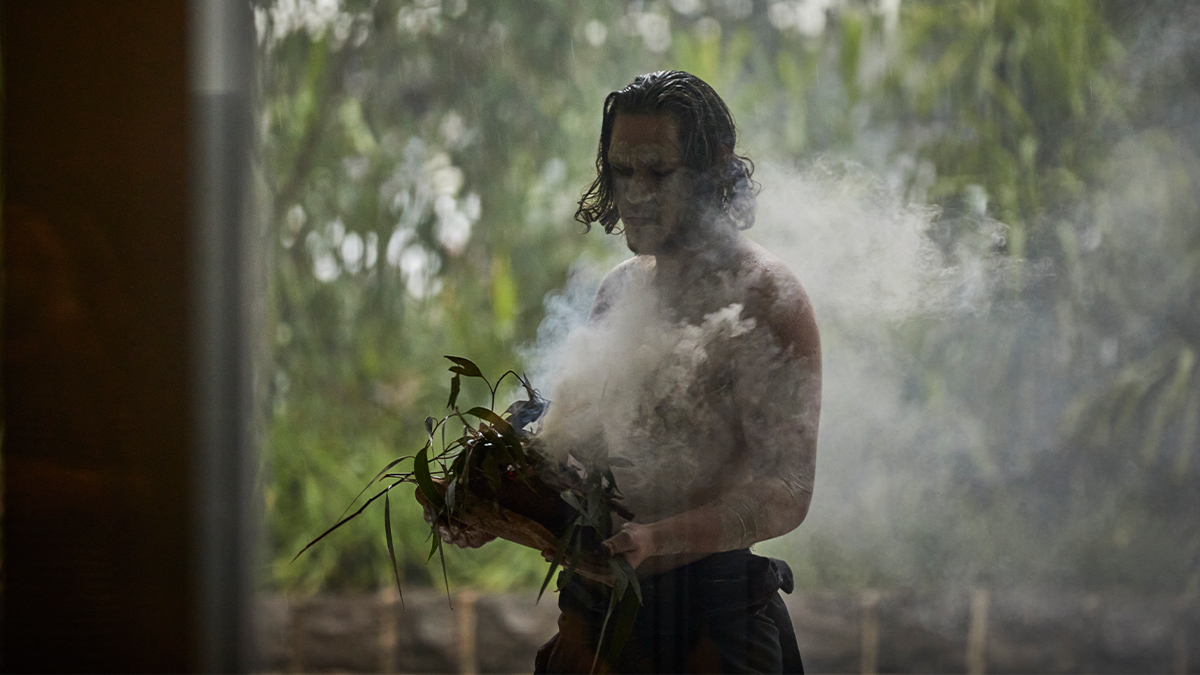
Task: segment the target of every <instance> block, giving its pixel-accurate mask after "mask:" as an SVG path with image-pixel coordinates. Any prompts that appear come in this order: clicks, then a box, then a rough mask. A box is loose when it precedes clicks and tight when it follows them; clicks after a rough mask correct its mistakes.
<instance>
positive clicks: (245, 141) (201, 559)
mask: <svg viewBox="0 0 1200 675" xmlns="http://www.w3.org/2000/svg"><path fill="white" fill-rule="evenodd" d="M190 7H191V10H190V14H189V30H190V45H191V48H190V50H189V62H190V96H191V98H190V104H191V114H192V117H191V125H192V127H191V131H192V146H191V147H192V152H193V162H192V170H193V171H192V193H193V195H194V196H195V198H194V200H193V214H192V221H191V225H192V232H191V237H190V243H191V246H192V250H191V261H192V263H193V270H194V273H193V277H192V278H193V281H194V283H193V286H192V295H191V307H192V312H191V317H192V354H193V357H194V358H193V361H192V364H193V367H192V371H191V377H192V394H193V401H194V404H193V413H194V418H193V425H194V426H193V433H194V436H193V437H194V439H195V442H194V445H193V456H192V460H191V464H192V477H193V483H192V489H193V494H192V506H193V514H194V515H195V519H196V520H195V524H196V529H195V532H194V534H193V544H194V546H195V551H196V553H195V559H194V563H195V565H196V567H195V576H194V577H193V579H192V585H193V588H195V589H196V591H197V598H196V600H197V606H196V611H197V617H198V621H199V623H198V626H197V629H198V630H197V634H196V638H197V642H196V648H197V650H198V651H197V656H198V658H197V661H196V666H197V667H198V668H199V669H200V670H201V671H202V672H232V671H245V670H247V669H248V668H249V667H250V665H251V662H252V654H251V652H252V649H251V635H250V630H249V626H250V620H249V611H248V609H249V608H248V606H247V603H248V599H249V598H250V595H251V593H252V590H253V589H252V584H253V579H252V575H251V573H250V570H251V564H250V561H251V559H252V558H253V553H254V551H253V542H254V541H255V537H254V525H255V524H256V523H257V520H258V519H257V518H256V517H253V516H254V515H255V514H256V510H255V509H254V508H253V507H252V505H251V494H252V492H253V481H252V477H253V476H254V473H255V469H256V462H255V455H254V453H253V452H251V451H250V448H252V447H256V445H257V444H256V443H255V442H254V440H255V439H254V428H253V425H252V419H253V417H252V414H251V411H252V410H253V409H254V402H253V400H252V399H253V391H254V381H253V377H252V375H253V368H252V363H251V356H252V354H253V351H254V350H253V349H252V348H251V346H250V344H249V336H250V335H253V334H260V333H261V331H258V330H256V324H257V323H258V322H259V321H260V320H261V317H262V316H263V313H264V312H263V311H262V308H261V307H260V305H259V300H260V299H261V297H262V293H261V292H257V291H259V290H260V289H258V288H257V284H256V281H259V280H261V279H263V278H265V274H262V273H261V271H262V268H263V258H264V256H263V254H261V253H260V251H262V250H263V249H264V247H263V246H261V244H262V243H263V238H262V237H261V236H259V235H258V234H257V231H256V230H255V229H254V228H252V227H249V226H248V224H249V223H250V222H251V219H250V217H249V208H248V207H249V205H250V199H249V186H250V176H249V170H248V164H247V161H248V158H249V148H250V145H251V143H252V142H253V139H252V134H251V128H250V116H249V111H250V102H249V85H250V73H251V72H252V69H253V68H252V67H253V54H252V52H251V47H252V45H253V44H254V35H253V32H252V31H253V29H252V23H251V18H250V5H249V3H248V2H246V1H245V0H192V2H191V3H190Z"/></svg>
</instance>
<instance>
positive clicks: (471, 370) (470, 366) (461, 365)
mask: <svg viewBox="0 0 1200 675" xmlns="http://www.w3.org/2000/svg"><path fill="white" fill-rule="evenodd" d="M446 358H448V359H450V360H451V361H453V362H454V364H455V366H457V367H451V368H450V372H452V373H458V374H460V375H466V376H467V377H478V378H481V379H482V378H483V371H481V370H479V366H477V365H475V363H474V362H473V361H471V359H464V358H463V357H461V356H450V355H446Z"/></svg>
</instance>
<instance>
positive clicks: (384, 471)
mask: <svg viewBox="0 0 1200 675" xmlns="http://www.w3.org/2000/svg"><path fill="white" fill-rule="evenodd" d="M412 458H413V456H412V455H405V456H403V457H401V458H400V459H394V460H392V461H390V462H388V465H387V466H385V467H383V468H382V469H380V470H379V473H377V474H375V477H374V478H372V479H371V482H370V483H367V484H366V485H365V486H363V489H361V490H359V491H358V494H356V495H354V499H351V500H350V503H349V504H347V505H346V508H345V509H343V510H342V513H341V515H339V516H338V518H339V519H340V518H341V517H342V516H344V515H346V512H347V511H349V510H350V507H352V506H354V502H356V501H358V498H359V497H361V496H363V493H364V492H366V491H367V490H369V489H371V485H372V484H374V483H375V481H377V480H379V479H380V478H384V477H386V476H388V472H387V471H388V469H390V468H392V467H393V466H396V465H397V464H399V463H400V462H403V461H404V460H406V459H412Z"/></svg>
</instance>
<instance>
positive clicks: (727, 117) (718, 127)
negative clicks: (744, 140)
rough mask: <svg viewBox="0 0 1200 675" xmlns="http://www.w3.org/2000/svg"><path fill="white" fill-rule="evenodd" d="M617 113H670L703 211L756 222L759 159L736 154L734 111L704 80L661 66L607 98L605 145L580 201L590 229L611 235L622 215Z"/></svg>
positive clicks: (744, 223)
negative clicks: (614, 165) (613, 149)
mask: <svg viewBox="0 0 1200 675" xmlns="http://www.w3.org/2000/svg"><path fill="white" fill-rule="evenodd" d="M617 113H628V114H636V115H661V114H665V115H670V116H671V117H672V118H673V119H674V120H675V124H676V128H677V129H678V130H679V136H680V138H679V141H680V144H681V146H682V150H683V161H684V163H685V164H686V165H687V166H688V167H690V168H692V169H694V170H695V171H696V173H697V176H698V178H699V180H698V182H697V190H696V192H697V198H698V199H699V200H700V202H701V203H700V204H698V206H700V207H701V208H702V209H708V208H713V209H716V210H717V211H718V212H719V213H720V214H722V215H723V216H725V217H727V218H728V219H729V220H730V221H731V222H732V223H733V225H734V226H735V227H737V228H738V229H741V230H744V229H746V228H748V227H750V226H751V225H753V224H754V201H755V199H754V196H755V191H756V188H757V184H756V183H755V182H754V181H753V180H752V179H751V175H752V174H753V173H754V163H753V162H751V161H750V160H749V159H748V158H746V157H742V156H740V155H738V154H736V153H735V152H734V148H735V146H736V145H737V128H736V127H735V126H734V123H733V115H732V114H730V112H729V108H728V107H727V106H726V105H725V102H724V101H722V100H721V97H720V96H718V95H717V92H715V91H713V88H712V87H710V86H708V84H707V83H705V82H704V80H701V79H700V78H698V77H696V76H695V75H692V74H690V73H685V72H683V71H680V70H660V71H658V72H654V73H647V74H645V75H639V76H638V77H637V78H636V79H634V81H633V82H632V83H631V84H630V85H629V86H627V87H625V88H624V89H622V90H620V91H614V92H613V93H611V94H609V95H608V98H606V99H605V100H604V121H603V123H602V124H601V127H600V148H599V151H598V152H597V155H596V173H597V176H596V180H595V181H594V182H593V183H592V184H591V185H590V186H589V187H588V189H587V190H586V191H585V192H584V193H583V197H582V198H581V199H580V200H579V210H578V211H576V212H575V219H576V220H578V221H579V222H581V223H583V224H584V225H586V226H587V227H588V229H589V230H590V229H591V227H592V223H595V222H598V223H600V224H601V225H602V226H604V231H605V232H607V233H609V234H612V232H613V230H614V229H615V228H616V226H617V221H618V220H619V219H620V214H619V213H618V212H617V205H616V204H615V203H614V202H613V180H612V169H611V167H610V166H609V164H608V145H609V141H611V140H612V131H613V121H614V120H615V119H616V117H617Z"/></svg>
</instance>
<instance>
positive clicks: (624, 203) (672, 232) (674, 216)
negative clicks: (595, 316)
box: [608, 113, 695, 255]
mask: <svg viewBox="0 0 1200 675" xmlns="http://www.w3.org/2000/svg"><path fill="white" fill-rule="evenodd" d="M608 165H609V168H610V169H611V170H612V178H613V198H614V200H615V201H616V205H617V211H618V212H619V213H620V214H621V221H622V222H623V223H624V224H625V243H626V244H627V245H628V246H629V250H631V251H633V252H634V253H638V254H645V255H656V254H659V253H666V252H669V251H671V250H673V249H674V248H675V247H677V246H678V245H679V243H680V242H681V240H682V233H683V232H684V231H685V229H686V228H687V227H689V226H691V225H692V224H693V223H691V221H692V220H694V218H695V214H694V208H693V202H694V189H695V172H694V171H693V170H692V169H689V168H688V167H687V166H686V165H685V164H684V161H683V150H682V149H681V148H680V146H679V133H678V129H677V127H676V124H675V120H674V119H672V118H671V117H670V116H669V115H641V114H626V113H618V114H617V117H616V119H614V120H613V130H612V138H611V139H610V140H609V144H608Z"/></svg>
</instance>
